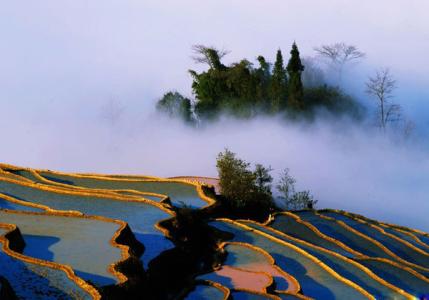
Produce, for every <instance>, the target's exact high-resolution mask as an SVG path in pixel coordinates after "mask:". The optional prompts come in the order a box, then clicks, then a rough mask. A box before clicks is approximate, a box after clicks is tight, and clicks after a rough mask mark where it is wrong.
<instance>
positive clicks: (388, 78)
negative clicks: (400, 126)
mask: <svg viewBox="0 0 429 300" xmlns="http://www.w3.org/2000/svg"><path fill="white" fill-rule="evenodd" d="M366 88H367V89H366V92H367V93H368V94H369V95H371V96H374V97H375V98H376V100H377V101H378V108H379V112H378V114H377V115H378V117H377V119H378V123H379V126H380V127H381V129H382V130H383V132H385V131H386V125H387V123H389V122H397V121H400V120H401V118H402V117H401V116H402V113H401V110H402V108H401V106H400V105H398V104H393V103H391V102H390V99H392V98H393V91H394V90H395V89H396V81H395V80H394V79H393V76H392V75H391V73H390V71H389V69H388V68H384V69H381V70H379V71H376V73H375V76H374V77H370V78H369V79H368V81H367V83H366Z"/></svg>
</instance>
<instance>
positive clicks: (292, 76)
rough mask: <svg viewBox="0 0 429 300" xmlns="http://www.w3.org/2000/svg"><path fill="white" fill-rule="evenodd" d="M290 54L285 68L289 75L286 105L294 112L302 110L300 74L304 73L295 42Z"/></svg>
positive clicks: (302, 94)
mask: <svg viewBox="0 0 429 300" xmlns="http://www.w3.org/2000/svg"><path fill="white" fill-rule="evenodd" d="M290 54H291V57H290V59H289V63H288V65H287V68H286V69H287V72H288V74H289V85H288V105H289V107H290V108H292V109H294V110H302V109H304V87H303V85H302V81H301V73H302V71H304V66H303V64H302V63H301V58H300V57H299V50H298V46H297V45H296V43H295V42H294V43H293V45H292V50H291V51H290Z"/></svg>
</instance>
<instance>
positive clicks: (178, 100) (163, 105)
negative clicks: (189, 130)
mask: <svg viewBox="0 0 429 300" xmlns="http://www.w3.org/2000/svg"><path fill="white" fill-rule="evenodd" d="M156 108H157V110H158V111H159V112H162V113H165V114H167V115H168V116H169V117H172V118H181V119H182V120H184V121H185V122H189V123H191V122H193V121H194V119H193V117H192V110H191V100H189V99H188V98H185V97H184V96H182V95H181V94H179V93H178V92H168V93H166V94H164V96H163V97H162V98H161V99H160V100H159V101H158V103H157V105H156Z"/></svg>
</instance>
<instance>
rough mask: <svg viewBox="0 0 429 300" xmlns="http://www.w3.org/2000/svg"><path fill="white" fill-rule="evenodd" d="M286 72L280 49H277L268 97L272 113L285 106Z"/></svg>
mask: <svg viewBox="0 0 429 300" xmlns="http://www.w3.org/2000/svg"><path fill="white" fill-rule="evenodd" d="M287 86H288V82H287V74H286V70H285V68H284V64H283V55H282V51H281V50H280V49H279V50H277V55H276V61H275V63H274V68H273V74H272V76H271V86H270V98H271V108H270V111H271V112H272V113H277V112H279V111H280V110H281V109H284V108H285V107H286V102H287V91H288V90H287Z"/></svg>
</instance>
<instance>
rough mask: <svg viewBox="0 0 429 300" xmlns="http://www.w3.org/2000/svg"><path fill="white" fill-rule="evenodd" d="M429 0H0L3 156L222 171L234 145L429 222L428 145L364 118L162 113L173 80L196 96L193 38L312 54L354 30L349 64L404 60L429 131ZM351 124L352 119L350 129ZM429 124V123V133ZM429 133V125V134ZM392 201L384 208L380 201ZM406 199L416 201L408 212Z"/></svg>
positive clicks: (411, 220) (331, 202) (404, 84)
mask: <svg viewBox="0 0 429 300" xmlns="http://www.w3.org/2000/svg"><path fill="white" fill-rule="evenodd" d="M428 11H429V1H426V0H390V1H387V0H377V1H374V0H360V1H350V0H347V1H346V0H342V1H341V0H325V1H320V0H312V1H310V0H299V1H298V0H297V1H285V0H279V1H272V0H263V1H261V0H258V1H256V0H253V1H250V0H246V1H244V0H243V1H234V0H228V1H226V0H216V1H201V0H193V1H190V0H182V1H165V0H164V1H144V0H135V1H126V0H122V1H119V0H117V1H107V0H104V1H95V0H93V1H89V0H88V1H82V0H70V1H66V0H63V1H57V0H51V1H44V0H40V1H21V0H14V1H4V3H2V5H1V8H0V38H1V42H0V109H1V118H0V136H1V138H2V140H1V141H2V142H1V147H0V160H1V161H3V162H7V163H12V164H17V165H24V166H30V167H40V168H52V169H60V170H69V171H98V172H116V173H146V174H154V175H165V176H167V175H182V174H201V175H215V174H216V169H215V160H214V159H215V156H216V154H217V153H218V152H219V151H221V150H222V149H223V148H224V147H226V146H227V147H230V148H231V150H233V151H236V152H238V153H239V154H240V156H242V157H243V158H245V159H247V160H249V161H251V162H262V163H264V164H267V165H268V164H271V165H272V166H273V167H274V168H275V174H278V173H279V172H280V170H281V169H282V168H284V167H290V168H291V173H292V174H293V175H295V176H296V178H297V180H298V184H299V187H300V188H306V189H310V190H311V191H312V192H313V193H314V195H315V196H316V197H317V198H318V199H319V200H320V202H319V203H320V206H321V207H327V206H330V207H337V208H343V209H350V210H353V211H356V212H360V213H365V214H367V215H369V216H372V217H377V218H382V219H384V220H388V221H391V222H395V221H396V222H398V223H401V224H404V225H412V226H416V227H419V228H422V229H426V230H429V227H428V226H429V225H428V223H427V220H426V219H427V217H426V212H427V211H428V210H429V204H428V201H427V195H428V194H429V185H428V184H427V182H428V175H429V159H428V157H427V154H426V153H427V152H424V151H420V150H419V149H418V148H417V147H414V146H409V145H408V146H404V147H402V146H399V145H397V144H395V143H392V142H390V141H385V140H383V138H382V137H380V136H379V135H377V134H368V133H367V132H365V131H362V130H361V129H359V128H354V127H353V126H351V127H350V129H348V130H345V132H341V131H343V129H344V127H345V126H344V124H336V125H335V124H334V125H332V124H324V123H320V124H319V123H318V124H316V126H313V127H310V128H307V127H306V126H301V125H290V124H289V125H286V126H285V124H282V123H281V122H277V121H276V120H270V121H267V120H255V121H252V122H251V123H243V122H236V121H233V120H229V121H227V122H223V123H219V124H215V125H214V126H213V127H212V128H209V129H207V130H203V131H201V132H199V131H195V130H189V129H187V128H184V127H182V125H181V124H179V123H177V122H171V121H169V120H165V119H160V118H159V116H156V115H154V109H153V108H154V101H155V100H156V99H157V98H158V97H160V96H161V95H162V94H163V93H164V92H165V91H166V90H168V89H177V90H179V91H180V92H182V93H184V94H186V95H188V96H191V90H190V84H191V79H190V77H189V75H188V73H187V70H188V69H189V68H200V66H195V65H194V64H193V62H192V59H191V58H190V55H191V46H192V45H193V44H206V45H215V46H217V47H220V48H225V49H229V50H231V53H230V54H229V55H228V56H227V57H226V58H225V60H226V62H232V61H235V60H238V59H241V58H243V57H246V58H248V59H250V60H252V59H254V58H255V57H256V56H257V55H259V54H262V55H264V56H265V57H267V58H268V59H271V60H272V59H273V57H274V54H275V51H276V50H277V48H279V47H281V48H282V49H283V51H284V53H285V56H287V52H288V51H289V49H290V46H291V44H292V43H293V41H296V42H297V43H298V46H299V47H300V50H301V53H302V55H303V56H307V55H308V56H312V55H314V52H313V47H314V46H318V45H320V44H323V43H334V42H339V41H344V42H346V43H350V44H355V45H357V46H358V47H359V48H360V49H362V50H363V51H365V52H366V53H367V57H366V59H365V61H364V62H362V63H361V64H360V65H359V66H356V67H355V68H353V69H351V70H350V72H349V73H348V74H347V84H348V85H350V86H351V87H352V91H353V93H356V94H358V95H362V92H363V90H364V81H365V78H366V77H367V76H368V75H369V74H372V72H373V71H374V70H375V69H376V68H379V67H386V66H388V67H390V68H391V70H392V73H393V74H394V75H395V77H396V78H397V79H398V86H399V89H398V90H397V93H396V98H395V100H396V101H398V102H400V103H401V104H402V106H403V107H404V110H405V112H406V113H407V114H408V115H409V116H410V117H411V118H412V119H413V120H415V121H416V122H417V123H418V125H419V126H421V128H423V129H424V130H423V132H425V130H426V129H429V123H428V118H427V115H428V112H429V92H428V88H427V87H428V86H429V60H428V59H427V55H428V53H429V18H427V12H428ZM338 128H341V130H338ZM427 132H429V130H427ZM423 140H425V136H424V138H423ZM380 206H382V207H383V210H381V209H380ZM404 206H410V207H414V208H416V207H417V208H418V209H416V210H415V211H416V213H413V211H412V210H404V209H403V208H404Z"/></svg>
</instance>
